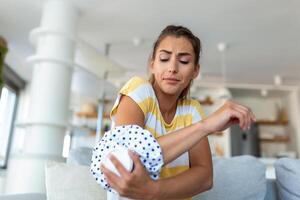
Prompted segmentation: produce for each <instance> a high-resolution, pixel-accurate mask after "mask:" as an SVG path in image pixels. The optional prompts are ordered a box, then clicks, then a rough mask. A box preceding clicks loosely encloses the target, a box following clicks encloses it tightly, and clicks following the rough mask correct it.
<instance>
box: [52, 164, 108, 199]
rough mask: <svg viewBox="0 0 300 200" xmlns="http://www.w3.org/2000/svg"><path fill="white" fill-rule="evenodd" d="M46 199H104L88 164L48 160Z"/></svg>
mask: <svg viewBox="0 0 300 200" xmlns="http://www.w3.org/2000/svg"><path fill="white" fill-rule="evenodd" d="M46 191H47V200H67V199H72V200H82V199H85V200H106V192H105V191H104V190H103V189H102V188H101V187H100V186H99V185H98V184H97V183H96V181H95V180H94V179H93V177H92V176H91V174H90V168H89V167H88V166H81V165H71V164H66V163H59V162H55V161H49V162H47V163H46Z"/></svg>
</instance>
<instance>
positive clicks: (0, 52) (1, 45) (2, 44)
mask: <svg viewBox="0 0 300 200" xmlns="http://www.w3.org/2000/svg"><path fill="white" fill-rule="evenodd" d="M7 51H8V48H7V42H6V40H5V39H4V38H3V37H2V36H0V98H1V91H2V87H3V68H4V58H5V55H6V53H7Z"/></svg>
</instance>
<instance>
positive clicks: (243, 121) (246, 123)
mask: <svg viewBox="0 0 300 200" xmlns="http://www.w3.org/2000/svg"><path fill="white" fill-rule="evenodd" d="M233 109H234V110H235V111H236V112H238V113H240V115H241V118H240V119H239V120H240V127H241V128H242V129H243V130H244V131H246V130H249V129H250V126H251V117H250V115H249V113H248V112H247V111H246V110H245V109H242V108H240V107H234V108H233Z"/></svg>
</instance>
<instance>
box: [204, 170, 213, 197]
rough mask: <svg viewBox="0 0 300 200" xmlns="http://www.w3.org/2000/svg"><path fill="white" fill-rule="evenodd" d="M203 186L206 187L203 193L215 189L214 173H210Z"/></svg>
mask: <svg viewBox="0 0 300 200" xmlns="http://www.w3.org/2000/svg"><path fill="white" fill-rule="evenodd" d="M203 186H204V187H203V189H204V191H202V192H205V191H208V190H210V189H212V187H213V175H212V173H209V175H208V176H207V177H206V179H205V181H204V185H203Z"/></svg>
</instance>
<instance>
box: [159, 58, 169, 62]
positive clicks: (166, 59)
mask: <svg viewBox="0 0 300 200" xmlns="http://www.w3.org/2000/svg"><path fill="white" fill-rule="evenodd" d="M168 60H169V59H168V58H160V61H161V62H167V61H168Z"/></svg>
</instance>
